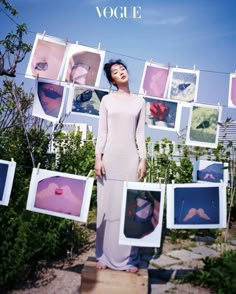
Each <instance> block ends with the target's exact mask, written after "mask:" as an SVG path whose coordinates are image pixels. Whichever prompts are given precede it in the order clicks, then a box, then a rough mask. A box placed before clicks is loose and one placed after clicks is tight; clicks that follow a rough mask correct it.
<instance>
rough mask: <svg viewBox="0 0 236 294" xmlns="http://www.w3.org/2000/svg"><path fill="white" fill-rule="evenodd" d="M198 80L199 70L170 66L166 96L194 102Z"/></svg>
mask: <svg viewBox="0 0 236 294" xmlns="http://www.w3.org/2000/svg"><path fill="white" fill-rule="evenodd" d="M198 82H199V71H198V70H188V69H181V68H172V69H171V71H170V85H169V87H168V98H169V99H173V100H178V101H181V103H182V102H183V104H184V102H187V103H186V104H184V105H185V106H188V105H189V103H190V102H196V100H197V92H198Z"/></svg>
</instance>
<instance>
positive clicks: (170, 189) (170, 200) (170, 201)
mask: <svg viewBox="0 0 236 294" xmlns="http://www.w3.org/2000/svg"><path fill="white" fill-rule="evenodd" d="M209 187H218V188H219V224H186V225H185V224H175V223H174V215H175V211H174V198H175V195H174V193H175V188H183V189H186V188H209ZM226 187H227V185H226V184H225V183H209V182H208V183H206V182H204V183H189V184H186V183H185V184H167V192H166V201H167V204H166V207H167V210H166V226H167V228H170V229H218V228H226V223H227V202H226Z"/></svg>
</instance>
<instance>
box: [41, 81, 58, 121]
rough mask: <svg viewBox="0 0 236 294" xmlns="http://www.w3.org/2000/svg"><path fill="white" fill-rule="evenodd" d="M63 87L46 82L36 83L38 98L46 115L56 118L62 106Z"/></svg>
mask: <svg viewBox="0 0 236 294" xmlns="http://www.w3.org/2000/svg"><path fill="white" fill-rule="evenodd" d="M63 93H64V87H63V86H60V85H57V84H53V83H47V82H38V91H37V94H38V98H39V101H40V104H41V106H42V109H43V111H44V112H45V114H46V115H50V116H53V117H56V118H57V117H58V115H59V113H60V109H61V105H62V98H63Z"/></svg>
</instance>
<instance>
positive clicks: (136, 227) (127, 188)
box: [119, 182, 164, 247]
mask: <svg viewBox="0 0 236 294" xmlns="http://www.w3.org/2000/svg"><path fill="white" fill-rule="evenodd" d="M163 209H164V185H159V184H153V183H141V182H125V183H124V189H123V198H122V208H121V221H120V234H119V244H122V245H131V246H141V247H142V246H143V247H159V246H160V243H161V234H162V219H163Z"/></svg>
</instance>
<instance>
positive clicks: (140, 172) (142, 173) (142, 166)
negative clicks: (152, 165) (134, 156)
mask: <svg viewBox="0 0 236 294" xmlns="http://www.w3.org/2000/svg"><path fill="white" fill-rule="evenodd" d="M137 175H138V180H139V181H140V180H141V179H142V178H144V177H145V176H146V159H141V160H140V162H139V165H138V170H137Z"/></svg>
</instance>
